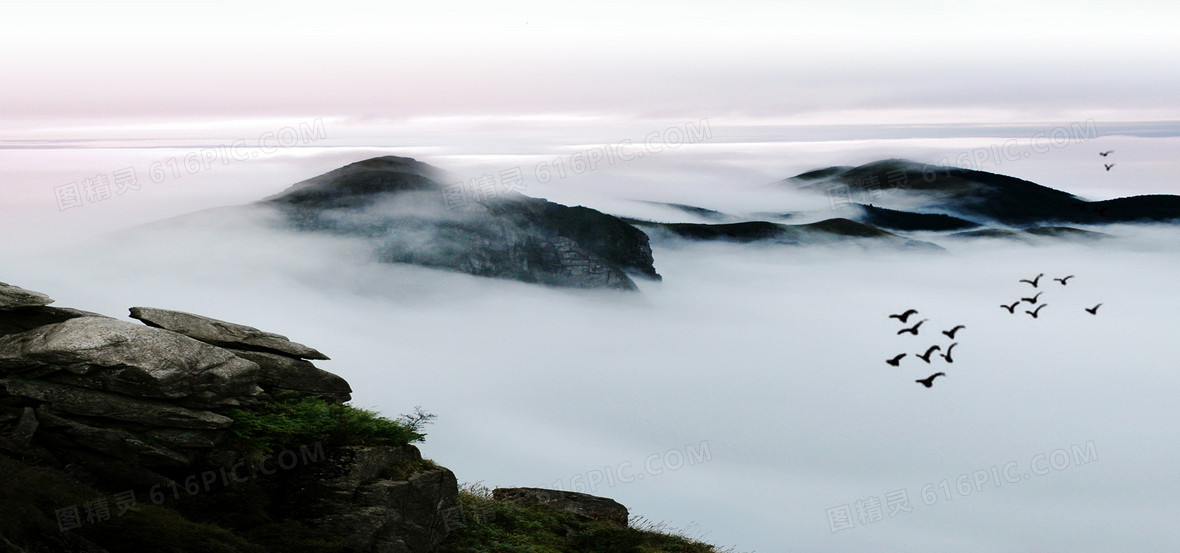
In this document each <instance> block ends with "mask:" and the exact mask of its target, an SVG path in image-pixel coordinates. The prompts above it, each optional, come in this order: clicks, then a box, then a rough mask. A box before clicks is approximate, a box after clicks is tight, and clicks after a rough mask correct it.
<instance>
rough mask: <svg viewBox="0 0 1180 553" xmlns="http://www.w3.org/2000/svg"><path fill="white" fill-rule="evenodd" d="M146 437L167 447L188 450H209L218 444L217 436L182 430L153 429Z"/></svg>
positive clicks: (207, 432)
mask: <svg viewBox="0 0 1180 553" xmlns="http://www.w3.org/2000/svg"><path fill="white" fill-rule="evenodd" d="M144 435H145V436H147V437H149V438H151V439H153V440H157V441H160V442H163V443H164V444H165V445H168V446H171V447H178V448H187V449H208V448H211V447H213V446H214V445H216V444H217V440H216V434H215V433H213V432H209V431H201V430H187V429H182V428H153V429H151V430H148V431H146V432H144Z"/></svg>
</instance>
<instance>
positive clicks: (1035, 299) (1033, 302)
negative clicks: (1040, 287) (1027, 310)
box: [1020, 292, 1044, 305]
mask: <svg viewBox="0 0 1180 553" xmlns="http://www.w3.org/2000/svg"><path fill="white" fill-rule="evenodd" d="M1041 294H1044V292H1037V295H1035V296H1033V297H1031V298H1020V301H1027V302H1028V303H1031V304H1033V305H1036V304H1037V300H1038V299H1040V297H1041Z"/></svg>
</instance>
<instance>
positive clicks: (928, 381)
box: [914, 372, 946, 388]
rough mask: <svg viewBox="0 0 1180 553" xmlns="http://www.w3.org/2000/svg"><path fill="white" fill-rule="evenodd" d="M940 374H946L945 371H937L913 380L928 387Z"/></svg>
mask: <svg viewBox="0 0 1180 553" xmlns="http://www.w3.org/2000/svg"><path fill="white" fill-rule="evenodd" d="M940 376H946V373H943V372H937V373H934V374H932V375H930V376H927V377H926V378H922V379H918V380H915V381H914V382H917V383H918V384H921V385H923V386H925V387H927V388H929V387H931V386H933V385H934V379H935V378H938V377H940Z"/></svg>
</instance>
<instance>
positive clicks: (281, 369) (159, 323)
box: [131, 307, 352, 403]
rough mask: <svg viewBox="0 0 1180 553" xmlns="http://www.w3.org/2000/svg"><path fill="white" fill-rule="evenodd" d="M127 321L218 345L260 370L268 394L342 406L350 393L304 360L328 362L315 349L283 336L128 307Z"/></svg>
mask: <svg viewBox="0 0 1180 553" xmlns="http://www.w3.org/2000/svg"><path fill="white" fill-rule="evenodd" d="M131 317H132V318H133V319H139V320H140V321H142V322H143V323H144V324H146V325H149V326H152V327H155V328H161V329H164V330H169V331H172V332H176V333H179V334H183V335H185V336H188V337H190V338H193V339H195V340H199V341H201V342H205V343H206V344H210V345H214V346H218V347H220V348H223V349H225V350H226V351H229V352H231V353H233V354H234V355H236V356H238V357H240V358H242V359H245V360H248V361H251V362H253V363H255V364H256V365H258V367H259V374H258V384H259V385H261V386H262V388H263V389H264V390H266V391H267V392H268V393H269V394H273V393H277V392H284V391H296V392H302V393H305V394H309V395H315V396H319V397H322V398H324V399H327V400H330V401H336V402H339V403H344V402H346V401H349V400H351V399H352V388H351V387H350V386H349V385H348V382H347V381H345V380H344V379H343V378H340V377H339V376H336V375H334V374H332V373H330V372H328V371H324V370H321V369H319V368H317V367H316V366H315V365H313V364H312V363H310V362H308V361H307V359H328V356H327V355H324V354H322V353H320V352H319V351H317V350H316V349H314V348H310V347H307V346H305V345H303V344H300V343H297V342H292V341H291V340H289V339H288V338H287V337H286V336H280V335H278V334H275V333H273V332H264V331H262V330H259V329H257V328H254V327H252V326H246V325H241V324H236V323H231V322H227V321H222V320H218V319H213V318H210V317H204V316H201V315H194V314H192V313H184V312H181V311H169V310H167V309H153V308H150V307H132V308H131Z"/></svg>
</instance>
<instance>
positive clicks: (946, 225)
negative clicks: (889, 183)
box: [859, 205, 979, 232]
mask: <svg viewBox="0 0 1180 553" xmlns="http://www.w3.org/2000/svg"><path fill="white" fill-rule="evenodd" d="M859 207H860V208H861V209H862V210H863V211H864V215H863V216H862V217H861V219H860V220H861V222H863V223H866V224H869V225H873V226H876V227H880V228H886V229H889V230H899V231H907V232H912V231H924V230H925V231H950V230H964V229H969V228H975V227H978V226H979V223H975V222H972V221H968V220H966V219H960V218H958V217H952V216H950V215H944V214H942V213H912V212H909V211H899V210H896V209H885V208H883V207H876V206H872V205H861V206H859Z"/></svg>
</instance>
